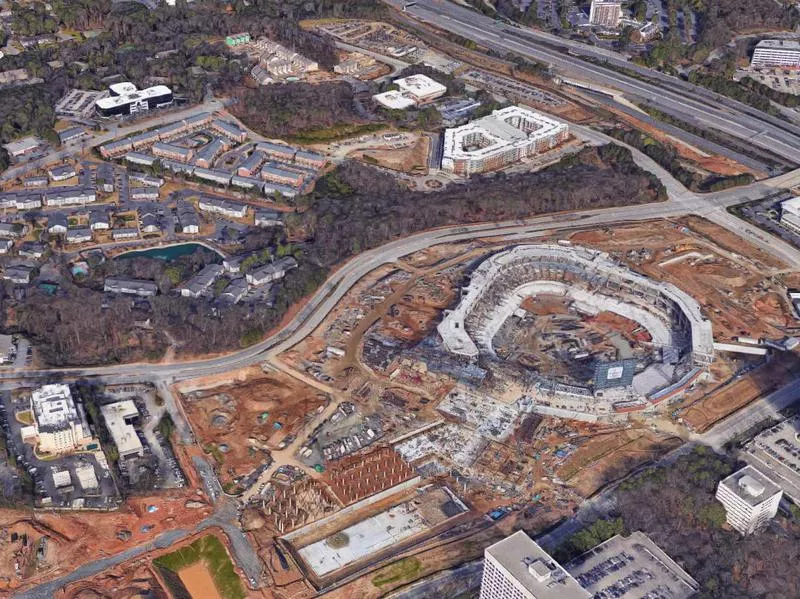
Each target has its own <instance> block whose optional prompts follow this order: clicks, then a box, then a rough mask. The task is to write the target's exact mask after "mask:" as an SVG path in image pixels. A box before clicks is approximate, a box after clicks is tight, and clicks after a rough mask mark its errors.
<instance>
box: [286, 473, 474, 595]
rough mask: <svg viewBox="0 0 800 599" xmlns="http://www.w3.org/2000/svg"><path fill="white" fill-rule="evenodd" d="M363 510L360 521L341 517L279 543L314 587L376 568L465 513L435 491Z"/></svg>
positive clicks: (448, 494)
mask: <svg viewBox="0 0 800 599" xmlns="http://www.w3.org/2000/svg"><path fill="white" fill-rule="evenodd" d="M361 507H362V510H361V512H360V514H359V515H358V516H350V515H349V514H346V513H343V514H342V516H337V517H335V518H333V519H330V520H327V521H323V522H318V523H316V524H315V525H314V526H313V527H305V528H301V529H298V530H296V531H294V532H292V533H290V534H288V535H285V536H284V537H283V538H282V542H283V544H284V545H285V546H286V547H287V549H288V550H289V551H291V552H292V553H293V554H294V556H295V557H296V559H297V560H298V561H299V562H300V563H301V564H302V566H301V567H302V568H303V569H304V570H307V572H308V575H309V579H310V580H311V581H312V583H313V584H314V586H315V587H317V588H324V587H326V586H328V585H330V584H332V583H333V582H334V581H337V580H341V579H342V578H344V577H346V576H348V575H349V576H352V575H353V574H355V573H358V572H359V570H362V569H365V568H374V567H375V565H377V564H379V563H380V562H381V560H382V559H386V558H391V557H392V556H393V555H396V554H398V553H400V552H402V551H403V550H406V549H408V548H410V547H411V546H417V545H420V544H421V543H423V542H425V541H428V540H430V539H431V538H433V537H435V536H437V535H442V534H443V533H445V532H446V531H447V530H449V529H451V528H452V527H453V526H454V525H455V524H457V523H458V522H463V520H464V517H465V516H468V512H469V508H468V507H467V506H466V505H465V504H464V503H463V502H462V501H461V500H460V499H459V498H458V496H457V495H456V494H454V493H453V492H452V491H451V490H450V489H449V488H447V487H445V486H438V485H430V486H427V487H424V488H421V489H418V490H415V491H411V492H408V493H406V494H397V495H394V496H393V497H392V499H391V501H390V503H389V505H382V504H381V503H380V502H377V501H374V500H373V501H372V502H369V503H366V504H365V505H363V506H361Z"/></svg>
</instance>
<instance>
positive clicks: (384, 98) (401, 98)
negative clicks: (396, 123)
mask: <svg viewBox="0 0 800 599" xmlns="http://www.w3.org/2000/svg"><path fill="white" fill-rule="evenodd" d="M372 99H373V100H375V101H376V102H377V103H378V104H380V105H381V106H385V107H386V108H388V109H390V110H405V109H406V108H411V107H412V106H416V104H417V103H416V102H415V101H414V100H413V99H412V98H409V97H408V96H405V95H403V94H402V93H400V92H399V91H390V92H383V93H382V94H375V95H374V96H372Z"/></svg>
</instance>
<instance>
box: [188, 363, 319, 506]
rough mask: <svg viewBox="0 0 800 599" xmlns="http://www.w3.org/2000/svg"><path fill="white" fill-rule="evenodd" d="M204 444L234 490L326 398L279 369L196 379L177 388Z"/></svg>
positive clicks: (223, 480)
mask: <svg viewBox="0 0 800 599" xmlns="http://www.w3.org/2000/svg"><path fill="white" fill-rule="evenodd" d="M177 390H178V391H179V392H180V394H181V396H182V400H183V406H184V409H185V411H186V415H187V417H188V419H189V421H190V422H191V425H192V428H193V430H194V431H195V434H196V435H197V438H198V442H199V443H200V445H201V447H202V448H203V450H204V451H205V452H206V453H208V454H210V455H211V456H212V457H213V459H214V461H215V462H216V470H217V473H218V476H219V479H220V483H221V484H222V486H223V489H226V490H228V491H230V492H235V491H236V489H237V488H246V487H247V486H249V485H248V484H246V483H247V482H248V481H249V479H250V478H251V476H249V475H252V474H253V473H254V472H255V471H256V470H257V469H258V468H260V467H263V466H264V464H268V463H269V462H270V461H271V458H270V451H271V450H275V449H282V448H283V447H285V446H286V444H287V443H289V442H291V440H292V439H293V438H294V436H295V435H296V434H297V432H298V431H299V430H300V429H301V428H302V427H303V425H304V424H305V422H306V421H307V419H310V418H311V417H312V416H313V415H314V414H316V413H317V411H318V410H321V409H322V408H323V407H324V406H325V405H326V404H327V402H328V398H327V396H326V395H325V394H324V393H321V392H319V391H317V390H316V389H314V388H313V387H310V386H308V385H305V384H303V383H302V382H299V381H297V380H296V379H294V378H292V377H289V376H287V375H284V374H282V373H270V374H265V373H264V372H262V371H261V369H260V368H258V367H250V368H246V369H243V370H241V371H238V372H234V373H228V374H226V375H225V376H224V377H209V378H207V379H195V380H192V381H189V382H187V383H184V384H182V385H181V386H179V387H178V389H177Z"/></svg>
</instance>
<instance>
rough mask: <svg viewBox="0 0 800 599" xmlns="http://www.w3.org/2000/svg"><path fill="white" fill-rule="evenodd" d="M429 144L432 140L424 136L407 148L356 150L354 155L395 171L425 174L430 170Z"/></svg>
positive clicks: (369, 162)
mask: <svg viewBox="0 0 800 599" xmlns="http://www.w3.org/2000/svg"><path fill="white" fill-rule="evenodd" d="M429 145H430V140H429V139H428V138H427V137H425V136H422V137H420V138H419V139H417V140H416V141H415V142H414V143H413V144H412V145H410V146H408V147H405V148H398V149H385V150H366V151H363V152H362V151H356V152H355V153H354V154H353V155H352V157H353V158H359V159H361V160H363V161H365V162H367V163H368V164H376V165H378V166H382V167H383V168H388V169H391V170H393V171H400V172H402V173H412V172H413V173H417V174H425V173H427V172H428V146H429Z"/></svg>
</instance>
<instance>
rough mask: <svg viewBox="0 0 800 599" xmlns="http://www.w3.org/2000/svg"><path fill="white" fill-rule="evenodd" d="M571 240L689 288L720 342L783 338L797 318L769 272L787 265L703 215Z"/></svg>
mask: <svg viewBox="0 0 800 599" xmlns="http://www.w3.org/2000/svg"><path fill="white" fill-rule="evenodd" d="M570 239H571V240H572V241H573V242H575V243H583V244H585V245H588V246H591V247H595V248H598V249H602V250H605V251H608V252H612V253H614V254H616V255H619V256H620V257H623V258H624V259H625V260H626V261H627V262H628V263H629V264H630V266H631V267H632V268H633V269H634V270H638V271H640V272H642V273H644V274H646V275H648V276H651V277H653V278H655V279H659V280H665V281H668V282H670V283H672V284H674V285H676V286H677V287H679V288H681V289H683V290H684V291H686V292H687V293H688V294H689V295H691V296H692V297H693V298H695V299H696V300H697V301H698V302H699V303H700V305H701V306H702V307H703V308H704V310H705V312H706V315H707V316H708V318H709V319H710V320H711V322H712V323H713V325H714V338H715V340H717V341H724V340H730V339H732V338H733V337H736V336H740V335H744V336H752V337H766V338H769V339H780V338H783V336H784V332H783V331H782V330H780V328H779V327H782V326H784V325H785V324H786V323H788V322H789V320H790V319H793V317H792V315H791V312H790V309H789V306H788V305H787V304H786V303H785V302H782V301H780V297H781V296H783V295H784V294H785V289H782V288H781V285H779V284H778V283H777V282H775V281H773V280H772V278H771V276H770V275H771V272H770V271H773V270H776V269H782V268H785V265H783V264H782V263H780V262H779V261H777V260H775V259H774V258H772V257H771V256H769V255H767V254H766V253H764V252H763V251H761V250H758V249H756V248H754V247H752V246H750V245H749V244H747V242H745V241H743V240H742V239H741V238H739V237H736V236H734V235H731V234H730V233H728V232H727V231H725V230H724V229H722V228H721V227H718V226H717V225H714V224H713V223H710V222H708V221H706V220H704V219H701V218H694V217H693V218H687V219H683V220H682V221H681V223H678V224H675V223H670V222H666V221H655V222H650V223H646V224H642V225H631V226H626V227H618V228H607V229H602V230H594V231H582V232H579V233H575V234H573V235H571V236H570ZM754 314H756V315H757V316H758V318H753V315H754Z"/></svg>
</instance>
